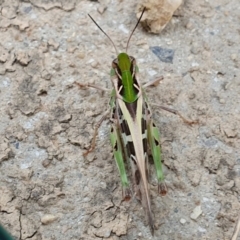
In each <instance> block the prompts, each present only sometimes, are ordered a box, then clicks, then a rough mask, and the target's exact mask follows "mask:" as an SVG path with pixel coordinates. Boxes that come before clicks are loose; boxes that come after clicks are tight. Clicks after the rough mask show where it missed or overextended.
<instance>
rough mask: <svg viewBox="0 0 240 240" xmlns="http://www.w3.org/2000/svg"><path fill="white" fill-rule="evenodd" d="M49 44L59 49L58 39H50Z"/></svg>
mask: <svg viewBox="0 0 240 240" xmlns="http://www.w3.org/2000/svg"><path fill="white" fill-rule="evenodd" d="M48 45H49V46H52V47H53V49H54V50H55V51H57V50H58V48H59V43H58V42H56V41H54V40H53V39H50V40H49V41H48Z"/></svg>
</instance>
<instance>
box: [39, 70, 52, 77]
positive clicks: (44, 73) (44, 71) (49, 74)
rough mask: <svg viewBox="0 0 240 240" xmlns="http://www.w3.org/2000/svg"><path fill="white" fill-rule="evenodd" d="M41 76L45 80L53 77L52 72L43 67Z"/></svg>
mask: <svg viewBox="0 0 240 240" xmlns="http://www.w3.org/2000/svg"><path fill="white" fill-rule="evenodd" d="M41 76H42V78H43V79H45V80H50V79H51V77H52V74H51V73H49V72H48V71H47V70H46V69H43V71H42V73H41Z"/></svg>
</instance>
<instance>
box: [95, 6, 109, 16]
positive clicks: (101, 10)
mask: <svg viewBox="0 0 240 240" xmlns="http://www.w3.org/2000/svg"><path fill="white" fill-rule="evenodd" d="M106 9H107V6H105V5H100V6H99V7H98V9H97V10H98V12H99V13H100V14H103V13H104V12H105V11H106Z"/></svg>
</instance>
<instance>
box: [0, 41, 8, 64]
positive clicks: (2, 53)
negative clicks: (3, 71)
mask: <svg viewBox="0 0 240 240" xmlns="http://www.w3.org/2000/svg"><path fill="white" fill-rule="evenodd" d="M8 58H9V53H8V51H7V50H6V49H5V48H3V47H2V46H1V45H0V62H2V63H5V62H6V61H7V59H8Z"/></svg>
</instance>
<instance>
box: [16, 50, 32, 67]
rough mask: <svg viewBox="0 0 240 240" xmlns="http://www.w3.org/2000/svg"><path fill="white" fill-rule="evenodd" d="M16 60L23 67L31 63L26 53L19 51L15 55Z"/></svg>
mask: <svg viewBox="0 0 240 240" xmlns="http://www.w3.org/2000/svg"><path fill="white" fill-rule="evenodd" d="M16 60H17V61H18V62H19V63H20V64H21V65H23V66H26V65H28V63H29V62H30V61H31V58H30V57H29V55H28V54H27V53H26V52H22V51H19V52H17V53H16Z"/></svg>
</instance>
